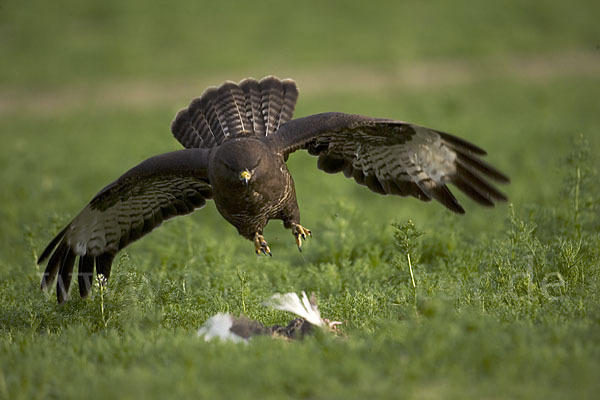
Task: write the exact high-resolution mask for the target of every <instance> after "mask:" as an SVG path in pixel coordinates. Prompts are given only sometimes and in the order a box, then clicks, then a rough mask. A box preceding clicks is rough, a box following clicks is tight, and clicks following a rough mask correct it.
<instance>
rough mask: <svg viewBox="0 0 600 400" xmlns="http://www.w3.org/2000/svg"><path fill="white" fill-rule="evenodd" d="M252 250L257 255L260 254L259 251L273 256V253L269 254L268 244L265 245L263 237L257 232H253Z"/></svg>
mask: <svg viewBox="0 0 600 400" xmlns="http://www.w3.org/2000/svg"><path fill="white" fill-rule="evenodd" d="M254 252H255V253H256V254H257V255H260V253H261V252H262V253H263V254H265V255H266V254H268V255H270V256H273V254H271V249H270V248H269V245H267V241H266V240H265V237H264V236H263V235H261V234H260V233H258V232H256V233H255V234H254Z"/></svg>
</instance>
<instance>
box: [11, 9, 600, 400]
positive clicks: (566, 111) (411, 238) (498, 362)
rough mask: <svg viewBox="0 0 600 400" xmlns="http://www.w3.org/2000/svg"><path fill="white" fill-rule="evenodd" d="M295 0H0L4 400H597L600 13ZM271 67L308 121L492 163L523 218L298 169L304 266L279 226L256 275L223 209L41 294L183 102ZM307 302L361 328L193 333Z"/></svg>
mask: <svg viewBox="0 0 600 400" xmlns="http://www.w3.org/2000/svg"><path fill="white" fill-rule="evenodd" d="M234 4H235V5H234ZM298 4H299V3H298ZM298 4H295V5H289V6H288V7H284V6H281V5H277V4H276V3H274V2H260V3H256V2H254V3H248V5H245V3H243V4H242V3H239V2H236V3H232V4H226V3H223V2H207V3H206V4H204V3H200V2H185V3H182V4H180V5H178V6H177V7H175V6H174V5H172V4H171V3H169V4H167V3H164V5H160V3H158V2H157V3H153V4H151V5H148V4H145V3H144V4H142V3H141V2H140V3H138V2H117V1H114V2H111V1H105V2H102V4H100V3H98V5H93V4H92V2H90V3H89V4H86V3H82V2H68V1H64V2H52V3H49V2H28V4H20V3H19V4H17V2H0V35H1V36H2V37H3V38H7V40H2V41H0V55H1V56H2V59H3V60H11V62H8V63H7V62H4V63H2V64H1V65H0V82H1V85H2V90H0V139H2V145H1V146H0V182H1V183H2V190H0V221H1V222H0V239H1V240H0V398H7V399H9V398H10V399H20V398H22V399H29V398H80V397H81V396H82V395H84V394H85V395H86V396H87V397H89V398H115V397H118V398H133V397H136V398H137V397H140V396H144V397H145V398H165V397H169V398H170V397H183V398H200V399H202V398H210V399H212V398H233V397H234V396H239V397H242V398H255V397H259V396H260V397H261V398H289V397H297V398H334V399H337V398H340V399H342V398H344V399H346V398H361V399H362V398H365V397H367V396H370V397H374V398H394V399H395V398H403V397H406V398H435V399H438V398H439V399H446V398H461V399H462V398H465V397H467V398H469V397H471V398H528V399H529V398H544V399H546V398H595V396H596V395H597V393H598V390H599V389H600V384H599V383H598V379H597V376H598V374H599V373H600V291H599V288H600V188H599V186H598V179H599V177H598V169H599V167H600V164H599V162H598V159H597V157H596V154H598V152H599V151H600V135H598V126H600V116H599V114H598V107H597V99H598V93H600V74H599V73H598V71H600V62H599V61H598V57H599V56H598V47H597V46H598V38H599V36H598V33H599V31H598V28H597V24H596V22H595V19H596V16H597V15H598V11H599V10H598V6H597V5H596V2H579V3H578V4H567V3H565V4H558V3H556V2H545V1H530V2H527V3H523V2H508V1H507V2H495V3H490V2H485V3H483V2H475V1H466V0H465V1H458V2H442V1H435V2H392V1H390V2H381V3H379V4H378V6H377V7H370V8H369V7H367V6H365V5H364V4H363V3H358V2H341V3H337V2H327V3H324V4H321V3H317V2H315V3H314V4H312V3H311V2H308V3H307V2H303V3H302V4H303V5H298ZM581 55H584V56H583V58H581V57H580V56H581ZM578 57H579V58H578ZM532 60H533V61H532ZM536 60H537V61H536ZM574 60H575V61H574ZM563 63H565V64H563ZM421 70H426V71H429V72H428V73H429V75H427V76H425V79H424V80H422V81H418V80H415V81H413V80H412V79H408V78H407V77H406V76H404V75H403V74H404V73H406V72H407V71H408V72H410V71H412V72H415V71H417V72H418V71H421ZM338 71H339V74H337V72H338ZM449 71H450V72H449ZM452 71H454V72H452ZM268 73H276V74H279V75H282V76H291V77H295V76H297V77H298V84H299V85H300V90H301V96H300V100H299V104H298V107H297V112H296V115H297V116H303V115H307V114H310V113H316V112H321V111H325V110H336V111H345V112H355V113H362V114H368V115H374V116H380V117H391V118H399V119H403V120H407V121H412V122H416V123H420V124H423V125H426V126H431V127H435V128H439V129H442V130H446V131H449V132H453V133H456V134H458V135H460V136H462V137H465V138H466V139H468V140H471V141H473V142H475V143H477V144H479V145H481V146H482V147H484V148H485V149H487V150H488V151H489V153H490V155H489V157H488V159H489V161H490V162H492V163H493V164H494V165H496V166H498V167H499V168H500V169H501V170H503V171H505V172H506V173H507V174H508V175H509V176H510V177H511V178H512V182H511V184H510V185H509V186H506V187H503V189H504V190H505V191H506V192H507V194H508V195H509V197H510V204H508V205H501V206H499V207H497V208H495V209H483V208H480V207H478V206H476V205H475V204H473V203H472V202H470V201H469V200H468V199H466V198H465V197H464V196H460V197H459V198H460V200H461V201H462V202H463V205H464V206H465V208H466V209H467V215H465V216H463V217H459V216H455V215H450V213H448V212H447V211H445V210H444V209H443V208H442V207H441V206H439V205H435V204H427V203H420V202H418V201H417V200H415V199H400V198H392V197H381V196H377V195H375V194H373V193H371V192H369V191H368V190H367V189H365V188H364V187H360V186H358V185H356V184H355V183H354V182H353V181H350V180H347V179H345V178H344V177H343V176H338V175H326V174H323V173H322V172H320V171H317V169H316V160H315V159H314V158H311V157H309V156H308V155H306V154H295V155H293V156H292V157H291V158H290V160H289V167H290V170H291V172H292V174H293V175H294V179H295V181H296V188H297V192H298V200H299V205H300V208H301V213H302V223H303V225H306V226H307V227H309V228H310V229H312V230H313V233H314V237H313V238H311V239H309V240H308V242H307V243H306V245H305V247H304V252H303V253H302V254H300V253H298V251H297V249H296V248H295V245H294V241H293V238H292V235H291V234H290V232H289V231H286V230H284V229H283V227H281V225H280V224H279V223H278V222H277V221H273V222H272V223H271V225H269V226H268V227H267V230H266V233H265V236H266V238H267V240H268V241H269V244H270V246H271V249H272V251H273V254H274V256H273V258H266V257H261V258H257V257H256V256H254V254H253V247H252V244H251V243H250V242H248V241H246V240H244V239H243V238H242V237H240V236H239V235H237V233H236V231H235V228H233V227H232V226H230V225H229V224H227V223H226V222H225V221H224V220H223V219H222V218H221V217H220V215H219V214H218V212H217V211H216V209H215V208H214V205H213V204H209V205H208V206H207V207H206V208H205V209H203V210H199V211H197V212H196V213H195V214H194V215H192V216H189V217H186V218H180V219H175V220H173V221H171V222H168V223H166V224H165V225H164V226H163V227H161V228H160V229H158V230H157V231H155V232H153V233H152V234H150V235H149V236H148V237H146V238H144V239H143V240H141V241H139V242H136V243H135V244H133V245H132V246H130V247H128V248H127V249H126V250H125V251H123V252H122V253H120V255H119V256H117V259H116V261H115V265H114V268H113V275H112V276H111V279H110V281H109V283H108V287H107V288H106V293H104V294H103V295H102V297H101V296H100V294H99V290H98V288H96V289H95V290H94V291H93V293H92V295H91V297H90V298H89V299H86V300H81V299H79V298H78V297H77V295H76V294H77V290H76V285H75V284H74V285H73V288H74V289H75V292H73V293H72V296H71V300H69V302H67V304H65V305H64V306H58V305H57V304H56V302H55V297H54V293H53V292H52V293H43V292H41V291H40V290H39V281H40V273H41V272H42V271H43V267H40V266H37V265H36V264H35V259H36V257H37V255H39V253H40V251H41V250H42V249H43V247H44V246H45V245H46V244H47V242H48V240H49V239H51V237H52V236H53V235H54V234H55V233H56V232H57V231H58V230H59V229H60V228H62V226H64V224H66V223H67V222H68V221H69V220H70V219H71V218H72V217H74V216H75V215H76V214H77V212H78V211H79V210H80V209H81V207H83V206H84V205H85V204H86V202H87V201H89V199H90V198H91V197H92V196H93V195H94V194H95V193H96V192H97V191H98V190H99V189H100V188H101V187H103V186H104V185H105V184H106V183H108V182H110V181H111V180H113V179H115V178H116V177H118V176H119V175H120V174H121V173H122V172H124V171H125V170H127V169H128V168H130V167H131V166H133V165H135V164H136V163H138V162H140V161H141V160H143V159H145V158H147V157H149V156H151V155H154V154H157V153H161V152H166V151H170V150H174V149H177V148H179V146H178V144H177V143H176V142H175V140H174V139H172V137H171V136H170V133H169V130H168V126H169V122H170V121H171V119H172V118H173V115H174V114H175V112H176V111H177V109H179V108H181V107H183V106H184V105H186V104H187V102H188V101H189V99H190V98H191V97H192V96H196V95H199V94H200V93H201V92H202V90H203V89H204V85H205V84H218V83H219V82H220V81H221V80H222V79H226V78H229V79H234V80H237V79H240V78H242V77H244V76H246V75H254V76H256V77H260V76H262V75H265V74H268ZM338 75H339V76H338ZM411 76H412V75H411ZM344 77H347V78H349V79H347V80H346V81H344V80H343V79H344ZM301 78H302V80H301ZM350 78H351V79H350ZM303 81H305V82H304V83H303ZM200 82H201V83H202V84H201V85H200V84H197V83H200ZM381 82H383V84H381ZM419 82H420V83H419ZM321 85H323V86H324V87H323V88H321ZM132 88H134V89H136V90H140V92H139V93H137V94H136V93H133V94H132V93H130V92H129V91H130V90H131V91H133V89H132ZM409 220H410V221H412V225H411V224H409V222H408V221H409ZM394 224H395V225H394ZM419 233H422V235H419ZM407 252H409V253H410V258H411V262H412V269H413V272H414V280H415V286H414V287H413V285H412V280H411V276H410V272H409V267H408V264H407V262H406V260H407ZM301 290H306V291H314V292H315V293H316V294H317V295H318V298H319V304H320V308H321V312H322V314H323V316H325V317H327V318H330V319H334V320H341V321H343V322H344V324H343V325H342V326H341V332H340V335H338V336H336V335H330V334H324V333H323V334H317V335H316V336H314V337H311V338H308V339H306V340H303V341H300V342H293V343H287V342H284V341H281V340H271V339H268V338H257V339H256V340H253V341H252V342H251V343H250V344H249V345H235V344H231V343H206V342H204V341H203V340H200V339H198V338H197V337H196V330H197V328H198V327H199V326H200V325H202V324H203V323H204V321H206V319H207V318H209V317H210V316H211V315H213V314H215V313H217V312H232V313H234V314H242V313H243V314H245V315H247V316H249V317H250V318H254V319H257V320H259V321H261V322H263V323H265V324H275V323H279V324H281V323H285V322H287V321H289V319H290V318H291V317H290V316H289V315H286V314H285V313H283V312H278V311H273V310H270V309H266V308H264V307H263V306H261V303H262V302H263V301H264V300H265V299H266V298H268V297H269V296H270V295H272V294H273V293H275V292H287V291H296V292H299V291H301Z"/></svg>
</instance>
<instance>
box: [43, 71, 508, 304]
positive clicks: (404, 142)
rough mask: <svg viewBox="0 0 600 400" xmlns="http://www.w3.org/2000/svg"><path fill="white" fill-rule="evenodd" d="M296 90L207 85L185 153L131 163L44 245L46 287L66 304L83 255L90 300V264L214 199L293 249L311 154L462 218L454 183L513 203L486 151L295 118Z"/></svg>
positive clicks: (431, 134) (401, 129)
mask: <svg viewBox="0 0 600 400" xmlns="http://www.w3.org/2000/svg"><path fill="white" fill-rule="evenodd" d="M297 98H298V89H297V87H296V83H295V82H294V81H293V80H291V79H284V80H280V79H278V78H275V77H273V76H268V77H265V78H263V79H262V80H260V81H257V80H255V79H251V78H249V79H244V80H242V81H241V82H240V83H238V84H236V83H234V82H225V83H223V84H222V85H221V86H220V87H211V88H209V89H207V90H206V91H205V92H204V93H203V94H202V96H200V97H199V98H197V99H194V100H193V101H192V102H191V104H190V105H189V107H187V108H185V109H183V110H181V111H180V112H179V113H178V114H177V116H176V117H175V120H174V121H173V123H172V124H171V131H172V132H173V135H174V136H175V138H176V139H177V140H178V141H179V142H180V143H181V144H182V145H183V146H184V147H185V148H186V149H185V150H179V151H174V152H170V153H165V154H161V155H158V156H155V157H152V158H149V159H148V160H146V161H143V162H142V163H140V164H139V165H137V166H135V167H133V168H132V169H130V170H129V171H127V172H126V173H125V174H124V175H122V176H121V177H120V178H118V179H117V180H116V181H114V182H113V183H111V184H109V185H108V186H106V187H105V188H104V189H102V190H101V191H100V192H99V193H98V194H97V195H96V196H95V197H94V198H93V199H92V200H91V201H90V203H89V204H88V205H87V206H86V207H85V208H84V209H83V210H82V211H81V212H80V213H79V215H77V216H76V217H75V218H74V219H73V220H72V221H71V222H70V223H69V224H68V225H67V226H66V227H65V228H64V229H63V230H62V231H60V233H58V235H57V236H56V237H55V238H54V239H53V240H52V241H51V242H50V244H48V246H47V247H46V249H45V250H44V251H43V253H42V254H41V256H40V257H39V260H38V263H42V262H44V261H45V260H47V259H49V261H48V265H47V267H46V271H45V273H44V277H43V278H42V282H41V287H42V289H45V288H46V287H48V286H49V285H50V284H51V283H52V281H53V280H54V278H55V277H56V276H57V274H58V281H57V286H56V287H57V299H58V302H59V303H63V302H64V301H65V300H66V298H67V293H68V290H69V286H70V283H71V275H72V272H73V267H74V265H75V260H76V258H79V271H78V274H77V276H78V281H79V293H80V295H81V296H82V297H85V296H87V295H88V293H89V291H90V288H91V283H92V276H93V272H94V266H95V267H96V273H98V274H103V275H104V276H105V277H106V278H108V277H109V275H110V270H111V265H112V262H113V259H114V257H115V255H116V254H117V252H118V251H119V250H121V249H122V248H124V247H125V246H127V245H128V244H129V243H131V242H133V241H135V240H137V239H139V238H140V237H142V236H144V235H145V234H147V233H148V232H150V231H151V230H153V229H154V228H156V227H157V226H159V225H160V224H161V223H162V221H164V220H166V219H168V218H172V217H175V216H178V215H184V214H189V213H191V212H192V211H194V209H196V208H201V207H202V206H204V205H205V203H206V200H207V199H213V200H214V202H215V205H216V206H217V209H218V210H219V212H220V213H221V215H222V216H223V217H224V218H225V219H226V220H227V221H229V222H230V223H231V224H232V225H233V226H235V227H236V228H237V230H238V232H239V233H240V235H242V236H244V237H245V238H246V239H248V240H250V241H252V242H253V243H254V250H255V252H256V253H257V254H260V253H264V254H268V255H271V250H270V249H269V246H268V245H267V241H266V240H265V238H264V237H263V229H264V227H265V225H266V224H267V223H268V221H269V220H271V219H280V220H282V221H283V224H284V226H285V227H286V228H289V229H291V231H292V234H293V235H294V238H295V241H296V244H297V245H298V249H299V250H301V249H302V247H301V246H302V240H304V239H306V237H307V236H310V235H311V231H310V230H309V229H307V228H305V227H303V226H302V225H300V211H299V210H298V204H297V202H296V193H295V189H294V181H293V179H292V176H291V175H290V173H289V171H288V169H287V167H286V160H287V157H288V155H289V154H290V153H292V152H294V151H296V150H300V149H304V150H308V152H309V153H310V154H312V155H314V156H317V157H318V162H317V167H318V168H319V169H321V170H323V171H325V172H328V173H335V172H343V173H344V175H345V176H347V177H352V178H354V180H355V181H356V182H358V183H359V184H361V185H366V186H367V187H368V188H369V189H371V190H372V191H374V192H377V193H380V194H395V195H399V196H409V195H410V196H414V197H416V198H418V199H420V200H423V201H429V200H431V199H435V200H437V201H439V202H440V203H442V204H443V205H444V206H446V207H447V208H448V209H450V210H451V211H453V212H455V213H460V214H462V213H464V209H463V208H462V207H461V205H460V204H459V203H458V201H457V200H456V198H455V197H454V195H453V194H452V193H451V192H450V190H449V189H448V187H447V186H446V184H447V183H452V184H454V185H455V186H456V187H457V188H458V189H460V190H461V191H463V192H464V193H465V194H466V195H467V196H469V197H470V198H471V199H473V200H474V201H476V202H477V203H479V204H482V205H484V206H493V205H494V203H495V202H496V201H500V200H506V196H505V195H504V194H503V193H501V192H500V191H499V190H497V189H496V188H495V187H494V186H492V185H491V184H490V183H489V182H488V180H493V181H497V182H508V178H507V177H506V176H505V175H504V174H502V173H501V172H500V171H498V170H497V169H495V168H494V167H492V166H490V165H489V164H487V163H485V162H484V161H482V160H481V159H480V156H483V155H485V154H486V153H485V151H484V150H482V149H481V148H479V147H477V146H475V145H473V144H471V143H469V142H467V141H465V140H463V139H460V138H457V137H455V136H452V135H449V134H448V133H444V132H440V131H436V130H433V129H429V128H425V127H422V126H418V125H414V124H410V123H407V122H402V121H396V120H392V119H380V118H371V117H366V116H362V115H349V114H343V113H335V112H328V113H323V114H315V115H309V116H307V117H303V118H298V119H293V120H292V114H293V111H294V106H295V104H296V99H297Z"/></svg>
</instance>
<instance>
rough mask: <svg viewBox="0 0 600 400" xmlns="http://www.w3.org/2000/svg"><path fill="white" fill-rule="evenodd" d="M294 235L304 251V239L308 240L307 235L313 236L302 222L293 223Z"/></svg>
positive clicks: (297, 243) (299, 248) (299, 247)
mask: <svg viewBox="0 0 600 400" xmlns="http://www.w3.org/2000/svg"><path fill="white" fill-rule="evenodd" d="M292 235H294V237H295V238H296V245H298V250H300V251H302V240H306V237H307V236H312V232H311V231H310V229H307V228H305V227H303V226H302V225H300V224H296V223H292Z"/></svg>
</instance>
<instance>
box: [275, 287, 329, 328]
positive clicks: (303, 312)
mask: <svg viewBox="0 0 600 400" xmlns="http://www.w3.org/2000/svg"><path fill="white" fill-rule="evenodd" d="M264 304H265V305H266V306H270V307H273V308H275V309H277V310H282V311H289V312H291V313H294V314H296V315H297V316H299V317H302V318H304V319H305V320H306V321H308V322H310V323H311V324H313V325H316V326H323V320H322V319H321V313H320V312H319V309H318V308H317V306H316V304H314V305H313V304H311V302H310V301H309V300H308V297H307V296H306V293H305V292H304V291H302V301H300V298H299V297H298V295H297V294H296V293H285V294H280V293H276V294H274V295H273V296H271V298H270V299H269V300H268V301H267V302H265V303H264Z"/></svg>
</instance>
